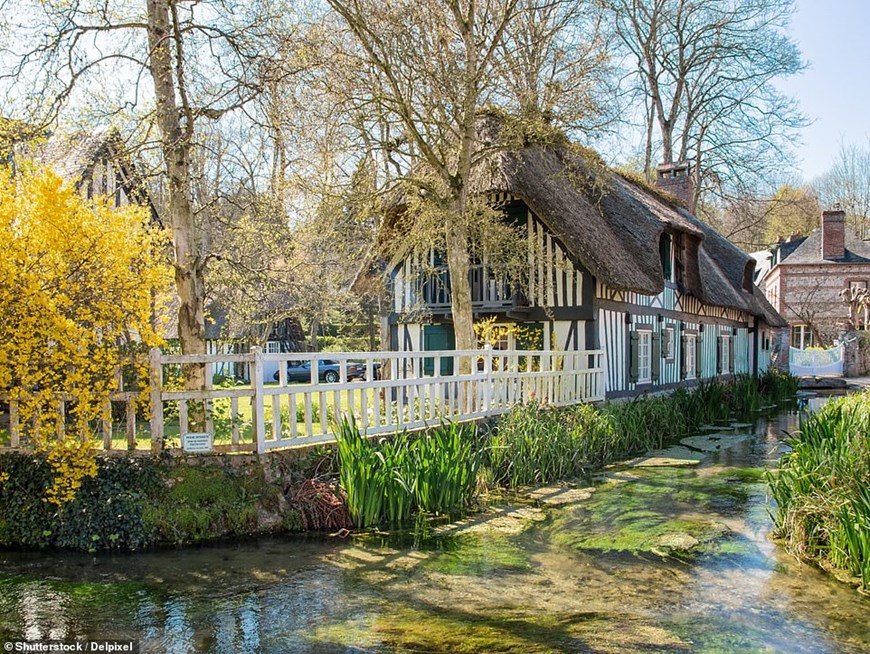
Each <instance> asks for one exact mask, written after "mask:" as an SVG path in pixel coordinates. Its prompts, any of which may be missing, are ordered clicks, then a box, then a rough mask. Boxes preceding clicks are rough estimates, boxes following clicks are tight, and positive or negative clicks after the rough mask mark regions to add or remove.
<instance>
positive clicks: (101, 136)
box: [15, 128, 159, 222]
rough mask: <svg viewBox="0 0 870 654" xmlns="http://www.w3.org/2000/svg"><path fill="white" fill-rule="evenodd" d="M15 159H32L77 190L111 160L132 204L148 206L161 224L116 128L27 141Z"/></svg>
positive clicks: (19, 147)
mask: <svg viewBox="0 0 870 654" xmlns="http://www.w3.org/2000/svg"><path fill="white" fill-rule="evenodd" d="M15 156H16V157H22V158H27V159H33V160H34V161H35V162H37V163H39V164H41V165H43V166H46V167H48V168H51V169H52V170H53V171H54V172H55V173H57V174H58V175H59V176H60V177H62V178H63V179H65V180H67V181H68V182H70V183H72V184H74V185H75V187H76V188H77V189H78V188H81V185H82V184H84V183H86V182H87V181H88V180H90V179H91V177H92V175H93V170H94V166H95V165H96V164H97V163H98V162H99V161H100V160H101V159H103V158H105V159H108V160H109V161H111V162H112V163H113V165H114V168H115V169H116V170H117V171H118V172H119V173H120V176H121V184H122V186H123V188H124V191H125V192H126V193H127V195H128V197H129V198H130V201H131V202H136V203H138V204H141V205H144V206H147V207H148V208H149V209H150V210H151V215H152V218H153V219H154V220H155V221H158V222H159V216H158V214H157V210H156V208H155V207H154V204H153V203H152V201H151V198H150V196H149V194H148V192H147V190H146V188H145V183H144V180H143V179H142V178H141V176H140V175H139V171H137V168H136V166H135V164H134V163H133V161H132V159H131V157H130V155H129V152H128V150H127V148H126V146H125V145H124V141H123V139H122V138H121V134H120V133H119V132H118V130H117V129H115V128H106V129H97V130H94V131H91V132H77V133H74V134H60V133H55V134H51V135H49V136H48V137H47V138H37V139H33V140H24V141H22V142H21V143H19V144H18V145H17V146H16V148H15Z"/></svg>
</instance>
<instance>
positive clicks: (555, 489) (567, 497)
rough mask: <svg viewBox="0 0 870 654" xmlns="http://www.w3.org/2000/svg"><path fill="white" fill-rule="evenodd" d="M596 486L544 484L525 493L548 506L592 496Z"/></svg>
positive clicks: (574, 502) (580, 500)
mask: <svg viewBox="0 0 870 654" xmlns="http://www.w3.org/2000/svg"><path fill="white" fill-rule="evenodd" d="M594 492H595V488H594V487H592V486H587V487H583V488H575V487H571V486H544V487H543V488H536V489H534V490H530V491H528V492H526V493H525V495H526V496H527V497H529V498H530V499H532V500H535V501H536V502H540V503H541V504H544V505H546V506H565V505H566V504H576V503H577V502H583V501H585V500H588V499H589V498H590V497H592V493H594Z"/></svg>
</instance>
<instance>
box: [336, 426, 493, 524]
mask: <svg viewBox="0 0 870 654" xmlns="http://www.w3.org/2000/svg"><path fill="white" fill-rule="evenodd" d="M337 441H338V454H339V461H340V463H341V472H340V476H341V485H342V487H343V488H344V491H345V493H346V497H347V500H346V501H347V506H348V510H349V511H350V514H351V516H352V518H353V521H354V524H355V525H356V526H357V527H361V528H367V527H374V526H377V525H383V524H388V525H391V526H397V525H401V524H404V523H407V522H408V521H409V520H410V519H411V517H412V516H413V515H414V514H415V513H429V514H436V515H450V516H454V515H461V514H462V513H463V512H464V511H465V510H466V508H467V507H468V505H469V504H470V503H471V502H472V501H473V499H474V496H475V494H476V489H477V472H478V468H479V463H480V454H479V453H478V451H477V450H476V448H475V446H474V445H475V442H476V441H477V438H476V436H475V427H474V426H473V425H470V426H461V425H457V424H453V423H442V424H441V425H439V426H438V427H435V428H433V429H430V430H428V431H426V432H425V433H423V434H422V435H420V436H416V437H410V436H409V435H408V434H407V432H402V433H399V434H396V435H395V436H393V437H391V438H382V439H380V440H377V441H374V440H370V439H368V438H366V437H365V436H363V435H362V434H361V433H360V431H359V429H358V428H357V426H356V423H355V422H354V421H353V420H351V421H348V420H343V421H342V422H341V423H340V424H339V430H338V438H337Z"/></svg>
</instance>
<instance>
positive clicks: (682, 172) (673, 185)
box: [656, 161, 692, 210]
mask: <svg viewBox="0 0 870 654" xmlns="http://www.w3.org/2000/svg"><path fill="white" fill-rule="evenodd" d="M691 172H692V169H691V166H690V164H689V162H688V161H680V162H678V163H672V164H661V165H660V166H656V186H658V187H659V188H660V189H661V190H663V191H665V192H667V193H670V194H671V195H675V196H676V197H678V198H680V200H682V201H683V203H684V204H685V205H686V206H687V207H689V209H690V210H691V209H692V175H691Z"/></svg>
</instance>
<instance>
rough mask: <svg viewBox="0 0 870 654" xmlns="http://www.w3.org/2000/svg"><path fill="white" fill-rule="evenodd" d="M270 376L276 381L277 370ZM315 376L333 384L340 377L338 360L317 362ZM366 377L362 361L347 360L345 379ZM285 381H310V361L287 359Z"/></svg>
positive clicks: (351, 379)
mask: <svg viewBox="0 0 870 654" xmlns="http://www.w3.org/2000/svg"><path fill="white" fill-rule="evenodd" d="M272 378H273V379H275V380H276V381H277V379H278V371H277V370H276V371H275V374H274V375H272ZM317 378H318V379H319V380H320V381H322V382H327V383H329V384H334V383H335V382H337V381H338V380H339V379H341V367H340V365H339V362H338V361H333V360H331V359H323V360H322V361H318V362H317ZM365 378H366V366H365V364H364V363H353V362H351V361H348V362H347V380H348V381H353V380H354V379H365ZM287 381H288V382H310V381H311V361H288V362H287Z"/></svg>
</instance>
